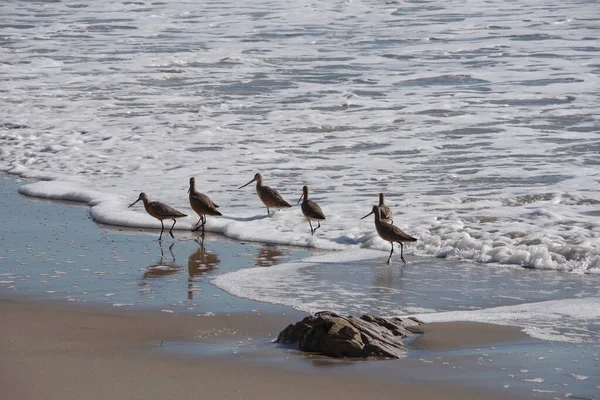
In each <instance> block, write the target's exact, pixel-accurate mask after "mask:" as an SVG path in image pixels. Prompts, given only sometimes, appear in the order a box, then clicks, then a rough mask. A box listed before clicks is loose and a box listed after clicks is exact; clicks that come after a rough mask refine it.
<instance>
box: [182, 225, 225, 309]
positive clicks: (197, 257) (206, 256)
mask: <svg viewBox="0 0 600 400" xmlns="http://www.w3.org/2000/svg"><path fill="white" fill-rule="evenodd" d="M196 242H198V244H199V245H200V247H199V248H198V250H196V251H195V252H194V253H192V254H191V255H190V257H189V258H188V275H189V276H188V300H192V299H193V298H194V292H195V291H196V290H197V289H196V287H195V286H194V284H193V282H195V281H197V279H198V277H201V276H202V275H206V274H209V273H211V272H212V271H214V270H215V269H216V268H217V265H218V264H219V263H220V262H221V259H220V258H219V255H218V254H217V253H211V252H207V251H206V249H205V247H204V237H202V240H200V241H199V240H196Z"/></svg>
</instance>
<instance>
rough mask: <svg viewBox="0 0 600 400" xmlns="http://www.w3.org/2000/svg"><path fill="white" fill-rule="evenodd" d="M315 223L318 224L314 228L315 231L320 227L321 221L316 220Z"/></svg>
mask: <svg viewBox="0 0 600 400" xmlns="http://www.w3.org/2000/svg"><path fill="white" fill-rule="evenodd" d="M317 224H318V225H317V227H316V228H315V232H316V231H317V229H319V228H320V227H321V222H320V221H317Z"/></svg>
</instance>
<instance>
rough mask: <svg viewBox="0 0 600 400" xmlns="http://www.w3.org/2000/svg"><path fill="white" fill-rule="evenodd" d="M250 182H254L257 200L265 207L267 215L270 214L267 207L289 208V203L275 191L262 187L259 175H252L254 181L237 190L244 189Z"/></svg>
mask: <svg viewBox="0 0 600 400" xmlns="http://www.w3.org/2000/svg"><path fill="white" fill-rule="evenodd" d="M252 182H256V194H258V198H259V199H260V201H262V202H263V204H264V205H265V207H267V214H271V212H270V211H269V207H273V208H278V209H281V208H289V207H291V205H290V203H288V202H287V201H285V200H284V199H283V197H281V195H280V194H279V192H278V191H277V190H275V189H273V188H270V187H268V186H263V184H262V175H261V174H256V175H254V179H252V180H251V181H250V182H248V183H246V184H245V185H243V186H240V187H239V188H238V189H241V188H243V187H246V186H248V185H249V184H251V183H252Z"/></svg>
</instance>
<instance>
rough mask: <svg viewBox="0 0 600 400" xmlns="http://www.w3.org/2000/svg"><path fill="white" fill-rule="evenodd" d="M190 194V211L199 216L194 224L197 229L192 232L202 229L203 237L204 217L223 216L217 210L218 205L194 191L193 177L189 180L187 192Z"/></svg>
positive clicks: (194, 180)
mask: <svg viewBox="0 0 600 400" xmlns="http://www.w3.org/2000/svg"><path fill="white" fill-rule="evenodd" d="M188 193H189V194H190V206H192V210H194V211H196V214H198V215H199V216H200V219H199V220H198V222H196V225H198V224H200V222H202V224H200V225H198V226H197V227H195V228H194V229H192V232H196V231H197V230H198V229H200V228H202V236H204V225H205V224H206V216H207V215H215V216H219V215H223V214H221V213H220V212H219V210H217V208H219V206H218V205H216V204H215V203H213V202H212V200H211V199H209V198H208V196H207V195H205V194H202V193H200V192H198V191H197V190H196V179H194V177H191V178H190V188H189V190H188Z"/></svg>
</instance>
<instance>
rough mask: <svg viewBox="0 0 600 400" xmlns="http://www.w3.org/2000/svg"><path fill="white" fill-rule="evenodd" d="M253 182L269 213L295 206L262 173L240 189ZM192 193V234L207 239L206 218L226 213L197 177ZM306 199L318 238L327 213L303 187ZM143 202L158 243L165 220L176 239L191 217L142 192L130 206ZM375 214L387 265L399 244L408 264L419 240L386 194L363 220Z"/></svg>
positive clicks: (304, 207) (304, 209)
mask: <svg viewBox="0 0 600 400" xmlns="http://www.w3.org/2000/svg"><path fill="white" fill-rule="evenodd" d="M252 182H256V193H257V194H258V197H259V198H260V200H261V201H262V202H263V204H264V205H265V207H267V214H270V213H271V212H270V210H269V207H270V208H277V209H282V208H290V207H292V206H291V204H289V203H288V202H287V201H285V200H284V199H283V197H281V195H280V194H279V192H278V191H277V190H276V189H273V188H270V187H268V186H265V185H263V178H262V175H261V174H258V173H257V174H256V175H254V178H253V179H252V180H251V181H250V182H248V183H246V184H245V185H242V186H240V187H239V188H238V189H242V188H244V187H246V186H248V185H249V184H251V183H252ZM188 193H189V200H190V206H191V207H192V209H193V210H194V211H195V212H196V214H198V216H199V217H200V219H199V220H198V222H197V223H196V226H195V227H194V229H192V232H195V231H197V230H198V229H200V228H202V236H204V225H206V216H207V215H210V216H219V215H223V214H221V212H220V211H219V210H218V208H219V206H218V205H217V204H215V203H214V202H213V201H212V200H211V199H210V198H209V197H208V196H207V195H205V194H203V193H200V192H198V191H197V190H196V180H195V179H194V178H193V177H192V178H190V188H189V190H188ZM302 199H304V200H303V201H302V206H301V208H302V214H304V217H306V219H307V220H308V224H309V226H310V233H311V235H314V234H315V231H316V230H317V229H319V228H320V227H321V221H323V220H324V219H325V214H324V213H323V210H322V209H321V207H320V206H319V205H318V204H317V203H315V202H314V201H312V200H310V199H309V198H308V186H304V187H303V188H302V196H300V199H298V202H297V203H296V204H298V203H300V200H302ZM140 200H141V201H143V203H144V208H145V209H146V212H147V213H148V214H150V215H151V216H153V217H154V218H156V219H158V220H159V221H160V225H161V230H160V236H159V238H158V240H159V241H161V240H162V234H163V231H164V229H165V225H164V224H163V220H165V219H172V220H173V225H171V229H169V234H170V235H171V237H173V238H174V237H175V236H173V228H174V227H175V223H177V218H182V217H187V214H184V213H182V212H180V211H177V210H176V209H174V208H173V207H171V206H168V205H166V204H164V203H161V202H159V201H150V199H149V198H148V196H147V195H146V193H144V192H142V193H140V196H139V197H138V199H137V200H136V201H134V202H133V203H132V204H130V205H129V207H132V206H133V205H134V204H136V203H137V202H138V201H140ZM371 214H373V215H374V216H375V229H376V230H377V233H378V234H379V236H380V237H381V238H382V239H383V240H385V241H388V242H390V244H391V245H392V249H391V251H390V256H389V257H388V260H387V263H388V264H389V263H390V260H391V259H392V254H393V253H394V243H399V244H400V258H401V259H402V262H404V264H406V260H405V259H404V245H403V244H402V243H403V242H416V241H417V239H416V238H414V237H412V236H410V235H408V234H406V233H405V232H403V231H402V230H401V229H400V228H398V227H397V226H395V225H394V220H393V215H392V210H390V208H389V207H388V206H387V205H386V204H385V198H384V194H383V193H380V194H379V205H376V206H373V209H372V211H371V212H370V213H369V214H367V215H365V216H364V217H362V218H361V219H364V218H366V217H368V216H369V215H371ZM311 221H316V222H317V227H316V228H313V225H312V222H311Z"/></svg>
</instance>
